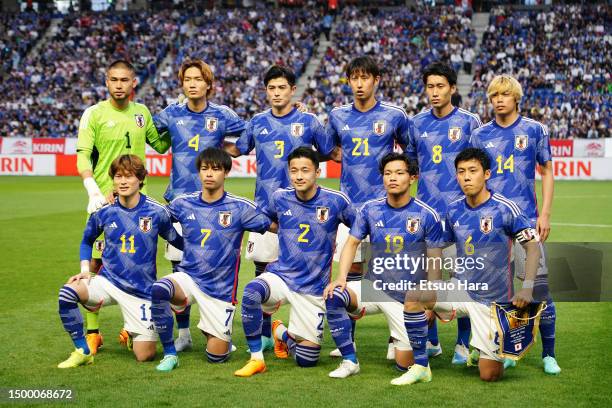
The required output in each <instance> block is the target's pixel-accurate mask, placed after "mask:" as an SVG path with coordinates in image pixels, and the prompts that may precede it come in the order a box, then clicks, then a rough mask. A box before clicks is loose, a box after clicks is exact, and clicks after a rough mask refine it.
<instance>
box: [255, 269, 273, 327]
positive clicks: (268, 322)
mask: <svg viewBox="0 0 612 408" xmlns="http://www.w3.org/2000/svg"><path fill="white" fill-rule="evenodd" d="M254 263H255V277H257V276H259V275H261V274H262V273H264V272H265V271H266V266H268V264H267V263H266V262H254ZM261 335H262V336H266V337H269V338H271V337H272V315H270V314H268V313H264V314H263V323H262V326H261Z"/></svg>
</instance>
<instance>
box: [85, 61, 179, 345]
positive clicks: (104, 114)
mask: <svg viewBox="0 0 612 408" xmlns="http://www.w3.org/2000/svg"><path fill="white" fill-rule="evenodd" d="M136 83H137V79H136V71H135V70H134V67H133V66H132V65H131V64H130V63H129V62H127V61H124V60H118V61H115V62H113V63H112V64H111V65H110V66H109V67H108V69H107V70H106V87H107V88H108V92H109V94H110V97H109V98H108V99H107V100H105V101H102V102H98V103H97V104H95V105H93V106H90V107H89V108H87V109H86V110H85V112H84V113H83V116H82V117H81V121H80V123H79V136H78V140H77V169H78V171H79V174H80V175H81V177H82V178H83V185H84V186H85V189H86V190H87V194H88V196H89V203H88V204H87V213H88V214H91V213H93V212H94V211H96V210H98V209H99V208H100V207H102V206H103V205H105V204H106V203H107V202H112V201H114V198H113V183H112V180H111V178H110V176H109V173H108V170H109V167H110V165H111V163H112V162H113V160H115V159H116V158H117V157H118V156H120V155H122V154H134V155H136V156H138V157H140V158H141V159H142V160H143V162H144V161H145V143H148V144H149V145H150V146H151V147H152V148H153V149H155V150H156V151H158V152H160V153H163V152H166V151H167V150H168V148H169V147H170V138H169V137H166V136H165V137H163V138H162V137H160V136H159V134H158V133H157V130H156V129H155V125H154V124H153V119H152V118H151V113H150V112H149V109H147V107H146V106H144V105H142V104H139V103H135V102H132V101H130V95H131V94H132V91H133V89H134V87H135V86H136ZM142 192H143V193H146V185H145V186H144V187H143V189H142ZM103 239H104V238H103V236H101V237H100V238H99V240H98V241H96V243H95V245H94V249H93V251H92V259H91V264H90V271H91V272H93V273H96V272H97V271H98V269H99V268H100V266H101V264H102V262H101V259H100V258H101V254H102V249H103V248H104V240H103ZM81 272H83V271H81ZM86 338H87V343H88V345H89V349H90V350H91V351H92V353H93V354H96V352H97V350H98V348H99V347H100V346H101V345H102V336H101V335H100V333H99V325H98V315H97V313H87V336H86ZM120 338H122V340H123V341H125V342H127V341H128V339H127V336H126V333H124V331H123V330H122V334H121V335H120Z"/></svg>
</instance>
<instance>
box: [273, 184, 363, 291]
mask: <svg viewBox="0 0 612 408" xmlns="http://www.w3.org/2000/svg"><path fill="white" fill-rule="evenodd" d="M264 211H265V212H266V213H267V214H268V215H269V216H270V218H272V219H273V220H274V221H276V222H277V223H278V241H279V247H280V248H279V256H278V260H277V261H275V262H273V263H270V264H268V266H267V268H266V271H268V272H272V273H274V274H276V275H278V276H279V277H280V278H281V279H283V281H285V283H286V284H287V286H289V289H291V290H292V291H294V292H296V293H301V294H307V295H314V296H321V295H323V290H324V289H325V286H326V285H327V284H328V283H329V281H330V277H331V263H332V257H333V255H334V246H335V243H336V232H337V230H338V225H339V224H340V223H343V224H345V225H346V226H348V227H350V226H351V225H353V221H354V220H355V210H354V209H353V206H352V205H351V203H350V201H349V199H348V198H347V197H346V196H345V195H344V194H342V193H340V192H339V191H335V190H330V189H327V188H324V187H318V188H317V192H316V194H315V196H314V197H313V198H311V199H310V200H308V201H301V200H300V199H299V198H298V197H297V196H296V194H295V190H294V189H293V188H288V189H280V190H278V191H276V192H274V194H272V199H271V200H270V204H269V206H268V207H267V208H265V209H264Z"/></svg>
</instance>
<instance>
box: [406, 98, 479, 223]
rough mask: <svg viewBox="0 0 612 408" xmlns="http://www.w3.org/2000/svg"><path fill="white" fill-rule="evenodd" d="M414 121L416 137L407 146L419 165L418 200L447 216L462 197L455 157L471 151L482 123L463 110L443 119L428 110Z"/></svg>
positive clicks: (458, 109) (407, 151) (453, 112)
mask: <svg viewBox="0 0 612 408" xmlns="http://www.w3.org/2000/svg"><path fill="white" fill-rule="evenodd" d="M412 121H413V122H414V125H415V127H416V129H417V133H416V134H415V135H414V137H412V138H411V139H410V142H409V143H408V146H406V155H407V156H408V157H410V158H412V159H415V160H417V162H418V164H419V183H418V187H417V197H418V198H420V199H421V200H423V201H425V202H426V203H427V204H429V205H431V206H432V207H433V208H435V210H436V211H438V213H439V214H444V212H445V211H446V206H447V205H448V204H449V203H450V202H451V201H454V200H456V199H457V198H459V197H460V196H461V195H462V194H463V193H462V192H461V188H460V187H459V183H457V178H456V176H455V157H457V154H459V152H461V151H462V150H463V149H465V148H467V147H470V136H471V134H472V132H473V131H474V129H476V128H478V127H480V126H482V122H480V119H479V118H478V115H475V114H473V113H471V112H468V111H466V110H463V109H461V108H455V109H453V111H452V112H451V113H449V114H448V115H446V116H444V117H443V118H438V117H437V116H436V115H434V113H433V111H432V109H427V110H425V111H423V112H421V113H419V114H418V115H415V116H414V117H413V118H412Z"/></svg>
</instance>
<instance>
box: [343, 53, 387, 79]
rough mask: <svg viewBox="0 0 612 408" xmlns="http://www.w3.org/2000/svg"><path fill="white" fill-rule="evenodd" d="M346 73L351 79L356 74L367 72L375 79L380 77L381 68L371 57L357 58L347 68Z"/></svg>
mask: <svg viewBox="0 0 612 408" xmlns="http://www.w3.org/2000/svg"><path fill="white" fill-rule="evenodd" d="M344 72H345V74H346V77H347V78H350V77H351V75H353V74H354V73H356V72H365V73H366V74H371V75H372V76H373V77H379V76H380V67H379V66H378V64H377V63H376V60H374V58H372V57H370V56H363V57H357V58H354V59H353V60H351V62H349V63H348V64H347V65H346V67H345V68H344Z"/></svg>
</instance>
